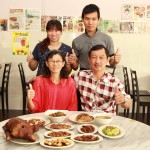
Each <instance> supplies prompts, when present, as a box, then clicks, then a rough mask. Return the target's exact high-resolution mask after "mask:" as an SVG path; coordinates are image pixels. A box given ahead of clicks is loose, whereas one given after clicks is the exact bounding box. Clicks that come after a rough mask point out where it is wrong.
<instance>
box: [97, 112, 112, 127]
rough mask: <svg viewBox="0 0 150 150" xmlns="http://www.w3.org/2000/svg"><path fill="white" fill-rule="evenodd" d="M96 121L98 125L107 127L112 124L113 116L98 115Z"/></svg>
mask: <svg viewBox="0 0 150 150" xmlns="http://www.w3.org/2000/svg"><path fill="white" fill-rule="evenodd" d="M94 120H95V122H96V124H98V125H107V124H110V122H111V121H112V120H113V116H112V115H107V114H104V115H103V114H96V115H95V116H94Z"/></svg>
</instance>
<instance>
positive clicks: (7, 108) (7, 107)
mask: <svg viewBox="0 0 150 150" xmlns="http://www.w3.org/2000/svg"><path fill="white" fill-rule="evenodd" d="M6 110H7V113H8V111H9V106H8V91H6Z"/></svg>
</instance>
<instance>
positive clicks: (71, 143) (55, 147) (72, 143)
mask: <svg viewBox="0 0 150 150" xmlns="http://www.w3.org/2000/svg"><path fill="white" fill-rule="evenodd" d="M56 140H58V138H55V139H44V140H43V141H41V142H40V145H41V146H43V147H46V148H51V149H62V148H69V147H72V146H73V145H74V141H72V140H70V139H63V140H65V141H67V142H69V143H70V144H69V145H66V146H51V145H46V144H44V143H45V142H46V141H48V142H52V141H56ZM55 143H57V142H55Z"/></svg>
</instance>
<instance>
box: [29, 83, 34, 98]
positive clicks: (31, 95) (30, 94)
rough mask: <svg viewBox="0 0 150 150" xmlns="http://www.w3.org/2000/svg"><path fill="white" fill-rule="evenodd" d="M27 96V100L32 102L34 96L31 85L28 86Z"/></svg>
mask: <svg viewBox="0 0 150 150" xmlns="http://www.w3.org/2000/svg"><path fill="white" fill-rule="evenodd" d="M27 96H28V100H32V99H33V98H34V96H35V91H34V90H33V88H32V84H29V90H28V93H27Z"/></svg>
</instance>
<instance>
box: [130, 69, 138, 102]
mask: <svg viewBox="0 0 150 150" xmlns="http://www.w3.org/2000/svg"><path fill="white" fill-rule="evenodd" d="M130 72H131V81H132V92H133V99H134V101H137V104H138V103H139V101H140V100H139V85H138V78H137V74H136V71H135V70H132V69H130Z"/></svg>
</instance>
